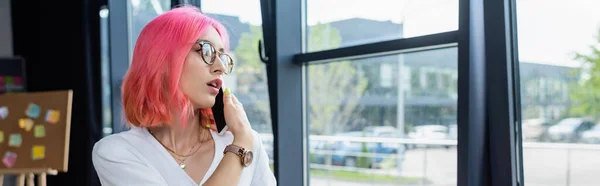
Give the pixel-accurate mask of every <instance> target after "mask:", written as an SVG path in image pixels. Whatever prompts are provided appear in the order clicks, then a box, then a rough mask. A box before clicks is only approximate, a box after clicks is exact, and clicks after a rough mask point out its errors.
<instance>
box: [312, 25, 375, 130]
mask: <svg viewBox="0 0 600 186" xmlns="http://www.w3.org/2000/svg"><path fill="white" fill-rule="evenodd" d="M341 42H342V38H341V36H340V34H339V31H338V30H337V29H335V28H333V27H331V26H330V25H329V24H317V25H314V26H312V27H310V29H309V35H308V49H309V51H319V50H326V49H332V48H337V47H339V46H340V44H341ZM307 69H308V74H307V77H308V96H307V97H308V103H309V106H308V108H309V117H310V118H309V121H310V130H311V133H313V134H326V135H330V134H332V133H333V132H334V130H336V131H340V130H341V131H343V130H345V127H346V123H348V119H349V118H350V115H351V114H352V113H354V112H355V111H356V109H357V104H358V101H359V100H360V98H361V96H362V94H363V92H364V91H365V89H366V88H367V85H368V80H367V78H366V77H365V75H364V74H362V73H360V72H359V71H358V70H357V69H356V67H355V66H354V65H353V64H352V63H351V62H349V61H337V62H331V63H327V64H318V65H310V66H308V68H307ZM358 109H359V108H358Z"/></svg>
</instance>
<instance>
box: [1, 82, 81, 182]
mask: <svg viewBox="0 0 600 186" xmlns="http://www.w3.org/2000/svg"><path fill="white" fill-rule="evenodd" d="M72 100H73V92H72V90H66V91H48V92H30V93H10V94H5V95H0V158H2V162H1V163H0V172H4V173H6V172H13V173H19V172H22V173H26V172H31V170H43V169H53V170H56V171H58V172H67V167H68V158H69V138H70V128H71V105H72Z"/></svg>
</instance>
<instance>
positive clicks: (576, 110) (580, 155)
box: [516, 0, 600, 186]
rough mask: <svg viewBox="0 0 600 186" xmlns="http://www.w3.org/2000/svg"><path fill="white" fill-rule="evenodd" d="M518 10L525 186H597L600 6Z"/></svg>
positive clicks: (527, 4)
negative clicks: (599, 9)
mask: <svg viewBox="0 0 600 186" xmlns="http://www.w3.org/2000/svg"><path fill="white" fill-rule="evenodd" d="M516 2H517V23H518V25H517V28H518V37H519V43H518V44H519V45H518V47H519V60H520V63H519V66H520V67H519V68H520V86H521V88H520V89H521V113H522V124H521V126H522V138H523V141H524V142H523V168H524V179H525V185H544V186H564V185H571V186H574V185H582V186H583V185H595V184H597V183H598V182H600V178H599V177H598V176H596V174H594V173H597V172H600V161H599V159H598V157H600V150H599V149H600V133H599V131H598V130H594V129H593V128H594V127H597V126H599V125H598V124H597V123H598V121H599V120H598V119H600V118H599V116H600V115H599V114H598V113H600V85H599V84H598V83H596V82H598V80H600V76H599V74H598V73H597V72H598V70H599V68H600V63H599V62H600V53H599V52H598V49H599V48H598V47H599V46H600V12H599V11H598V10H597V8H596V7H600V2H599V1H595V0H573V1H544V0H517V1H516ZM557 12H561V13H560V14H556V13H557ZM593 46H595V51H594V50H593V49H592V47H593Z"/></svg>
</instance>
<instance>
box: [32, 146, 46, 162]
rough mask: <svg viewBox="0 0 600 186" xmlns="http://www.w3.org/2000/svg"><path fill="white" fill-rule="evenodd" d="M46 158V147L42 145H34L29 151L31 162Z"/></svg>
mask: <svg viewBox="0 0 600 186" xmlns="http://www.w3.org/2000/svg"><path fill="white" fill-rule="evenodd" d="M45 156H46V147H44V146H43V145H34V146H33V148H32V149H31V158H32V159H33V160H41V159H44V157H45Z"/></svg>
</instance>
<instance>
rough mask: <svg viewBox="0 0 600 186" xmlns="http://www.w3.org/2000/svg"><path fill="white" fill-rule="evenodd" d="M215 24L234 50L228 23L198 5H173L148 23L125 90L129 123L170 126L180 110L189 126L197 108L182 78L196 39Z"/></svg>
mask: <svg viewBox="0 0 600 186" xmlns="http://www.w3.org/2000/svg"><path fill="white" fill-rule="evenodd" d="M210 28H214V29H216V30H217V32H218V33H219V35H220V37H221V40H222V42H223V43H224V45H225V49H226V50H228V48H229V36H228V34H227V31H226V30H225V28H224V27H223V25H222V24H221V23H219V22H218V21H217V20H215V19H213V18H210V17H208V16H206V15H204V14H202V13H201V12H200V10H199V9H198V8H196V7H192V6H181V7H178V8H175V9H172V10H170V11H168V12H166V13H164V14H162V15H159V16H158V17H156V18H154V19H153V20H152V21H150V22H149V23H148V24H147V25H146V26H145V27H144V29H143V30H142V31H141V33H140V35H139V37H138V39H137V42H136V44H135V49H134V51H133V60H132V62H131V66H130V67H129V70H128V71H127V73H126V74H125V77H124V80H123V86H122V89H121V94H122V102H123V110H124V113H125V118H126V120H127V123H129V124H131V125H134V126H138V127H158V126H163V125H169V124H170V121H171V119H172V118H171V117H172V116H175V115H177V114H180V115H181V118H180V120H181V122H182V124H183V125H184V126H185V124H186V123H187V121H188V120H189V119H190V118H191V117H193V114H194V108H193V106H192V104H191V102H190V100H189V99H188V97H187V96H186V95H184V94H183V92H181V89H180V84H179V81H180V76H181V73H182V70H183V64H184V62H185V58H186V56H187V55H188V53H189V52H190V50H191V48H192V47H193V45H194V43H195V42H196V40H197V39H198V38H199V37H200V36H202V35H203V34H204V33H205V32H206V31H207V30H208V29H210ZM172 111H175V113H173V112H172ZM199 114H201V115H204V116H209V115H212V112H211V110H210V109H202V110H200V113H199ZM201 119H202V120H204V119H203V117H201ZM204 122H207V121H204ZM201 124H205V123H201Z"/></svg>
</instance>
